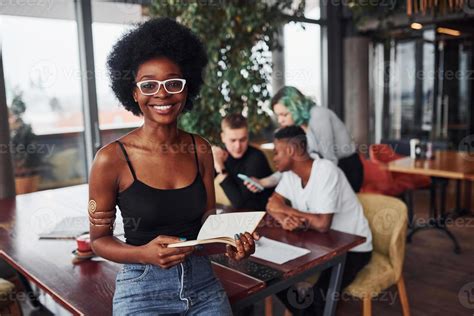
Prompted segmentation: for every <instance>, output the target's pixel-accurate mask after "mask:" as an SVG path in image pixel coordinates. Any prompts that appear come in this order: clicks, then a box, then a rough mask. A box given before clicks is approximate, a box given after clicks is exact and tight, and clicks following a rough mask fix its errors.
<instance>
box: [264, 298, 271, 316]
mask: <svg viewBox="0 0 474 316" xmlns="http://www.w3.org/2000/svg"><path fill="white" fill-rule="evenodd" d="M265 316H273V300H272V297H271V296H267V297H265Z"/></svg>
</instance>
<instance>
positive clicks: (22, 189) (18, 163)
mask: <svg viewBox="0 0 474 316" xmlns="http://www.w3.org/2000/svg"><path fill="white" fill-rule="evenodd" d="M25 111H26V104H25V102H24V101H23V95H22V93H21V92H17V93H15V95H14V97H13V100H12V103H11V106H10V113H9V115H10V117H9V123H10V149H11V153H12V161H13V166H14V173H15V186H16V193H17V194H22V193H28V192H33V191H36V190H37V188H38V183H39V179H40V176H39V169H40V165H41V163H42V157H41V154H40V153H39V152H38V150H37V148H38V146H37V142H36V135H35V133H33V130H32V128H31V125H30V124H26V123H25V122H24V121H23V118H22V117H23V114H24V113H25Z"/></svg>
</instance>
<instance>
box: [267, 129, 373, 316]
mask: <svg viewBox="0 0 474 316" xmlns="http://www.w3.org/2000/svg"><path fill="white" fill-rule="evenodd" d="M274 144H275V155H274V158H273V160H274V163H275V167H276V168H277V169H278V171H280V172H284V173H283V177H282V179H281V181H280V182H279V184H278V186H277V187H276V189H275V193H273V195H272V196H271V197H270V199H269V201H268V204H267V211H268V212H269V213H270V214H271V215H272V216H273V217H274V218H275V219H276V220H277V221H278V222H279V223H280V224H281V225H282V227H283V228H284V229H286V230H291V231H293V230H296V229H303V228H309V229H314V230H316V231H319V232H322V233H324V232H327V231H328V230H329V229H334V230H338V231H342V232H345V233H350V234H355V235H360V236H363V237H366V239H367V240H366V241H365V242H364V243H363V244H361V245H359V246H357V247H355V248H353V249H351V251H350V252H349V253H348V254H347V257H346V263H345V267H344V273H343V277H342V284H341V289H343V288H344V287H346V286H347V285H349V284H350V283H351V282H352V281H353V280H354V278H355V276H356V275H357V273H358V272H359V271H360V270H361V269H362V268H363V267H364V266H365V265H366V264H367V263H368V262H369V261H370V258H371V256H372V234H371V232H370V228H369V224H368V222H367V219H366V218H365V216H364V212H363V209H362V206H361V204H360V203H359V201H358V199H357V196H356V194H355V193H354V191H353V190H352V188H351V186H350V184H349V182H348V181H347V179H346V177H345V175H344V173H343V172H342V170H341V169H339V168H338V167H337V166H336V165H335V164H333V163H332V162H331V161H329V160H326V159H316V160H313V159H312V158H311V157H310V156H309V155H308V154H307V148H306V146H307V140H306V135H305V132H304V131H303V129H302V128H301V127H298V126H289V127H285V128H283V129H280V130H278V131H277V132H276V133H275V140H274ZM329 280H330V271H327V270H326V271H323V272H322V273H321V276H320V278H319V280H318V282H317V283H316V284H315V285H314V286H313V294H314V295H312V297H313V302H312V304H311V305H310V306H308V307H306V308H305V309H300V308H299V307H300V306H294V304H291V303H292V301H294V299H289V298H290V296H291V295H294V293H295V291H294V289H288V290H287V291H282V292H280V293H278V297H279V298H280V299H281V300H282V301H283V303H285V305H286V306H287V307H288V308H289V309H290V310H291V311H292V312H293V315H322V312H323V310H324V297H325V296H326V292H327V288H328V286H329ZM299 301H301V299H300V300H299Z"/></svg>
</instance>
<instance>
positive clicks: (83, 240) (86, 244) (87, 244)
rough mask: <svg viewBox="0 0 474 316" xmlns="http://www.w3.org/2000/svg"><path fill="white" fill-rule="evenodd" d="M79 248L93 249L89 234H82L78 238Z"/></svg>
mask: <svg viewBox="0 0 474 316" xmlns="http://www.w3.org/2000/svg"><path fill="white" fill-rule="evenodd" d="M76 243H77V250H78V251H80V252H87V251H91V250H92V249H91V237H90V235H89V234H85V235H81V236H79V237H77V238H76Z"/></svg>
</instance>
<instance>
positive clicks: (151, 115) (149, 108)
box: [133, 57, 188, 124]
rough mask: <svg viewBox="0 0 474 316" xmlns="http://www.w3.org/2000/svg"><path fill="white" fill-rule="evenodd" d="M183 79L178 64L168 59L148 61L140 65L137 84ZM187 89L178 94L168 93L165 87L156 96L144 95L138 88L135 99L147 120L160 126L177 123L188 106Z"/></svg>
mask: <svg viewBox="0 0 474 316" xmlns="http://www.w3.org/2000/svg"><path fill="white" fill-rule="evenodd" d="M176 78H183V75H182V72H181V69H180V68H179V66H178V65H177V64H175V63H174V62H173V61H171V60H170V59H168V58H166V57H162V58H155V59H151V60H148V61H146V62H144V63H143V64H141V65H140V67H139V68H138V71H137V76H136V78H135V82H140V81H144V80H160V81H164V80H167V79H176ZM187 91H188V90H187V87H186V86H185V87H184V90H183V91H182V92H180V93H177V94H170V93H168V92H166V90H165V89H164V87H163V85H161V86H160V89H159V90H158V92H157V93H155V94H154V95H143V94H142V93H141V92H140V89H138V87H135V89H134V91H133V97H134V99H135V100H136V101H137V102H138V105H139V106H140V110H141V111H142V113H143V116H144V117H145V120H151V121H154V122H157V123H160V124H170V123H173V122H176V121H177V119H178V115H179V114H180V113H181V111H182V110H183V108H184V105H185V104H186V97H187Z"/></svg>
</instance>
